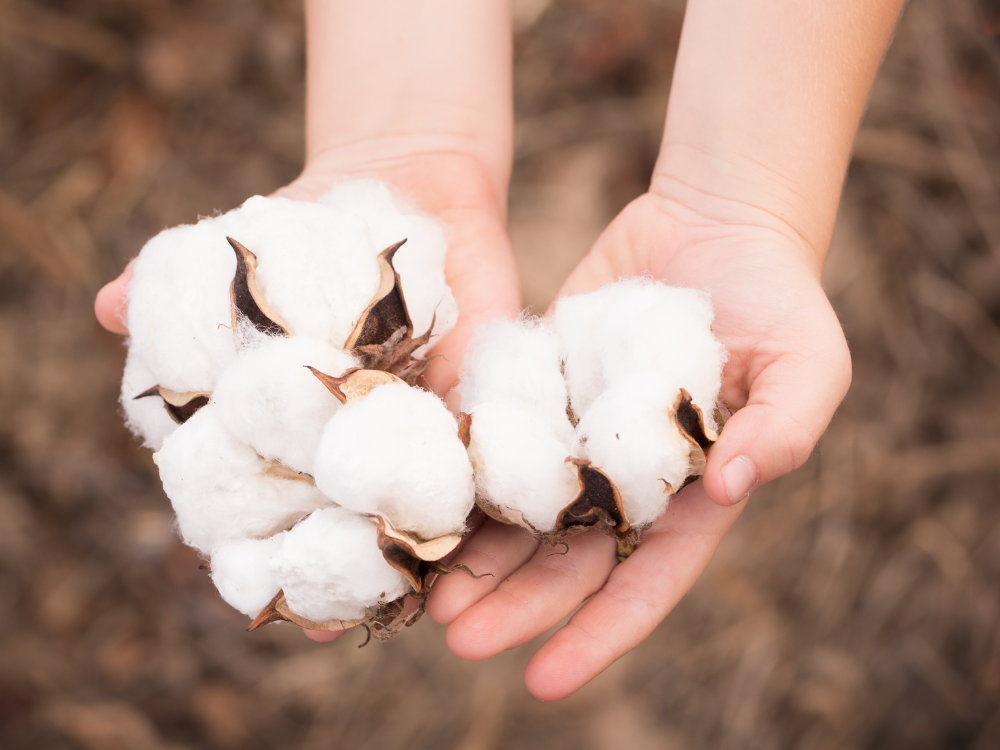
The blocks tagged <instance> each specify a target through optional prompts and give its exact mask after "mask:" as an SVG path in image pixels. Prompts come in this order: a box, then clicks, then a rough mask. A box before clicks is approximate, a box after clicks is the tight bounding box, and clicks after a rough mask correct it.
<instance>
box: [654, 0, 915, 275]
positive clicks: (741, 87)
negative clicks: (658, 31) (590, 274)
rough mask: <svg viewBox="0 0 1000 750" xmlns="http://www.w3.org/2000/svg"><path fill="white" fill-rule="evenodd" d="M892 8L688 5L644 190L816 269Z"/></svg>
mask: <svg viewBox="0 0 1000 750" xmlns="http://www.w3.org/2000/svg"><path fill="white" fill-rule="evenodd" d="M903 1H904V0H808V1H804V0H742V1H740V2H734V1H733V0H689V1H688V5H687V12H686V16H685V21H684V30H683V34H682V38H681V45H680V50H679V53H678V58H677V65H676V69H675V72H674V80H673V87H672V90H671V94H670V106H669V111H668V114H667V124H666V128H665V131H664V137H663V144H662V149H661V152H660V158H659V160H658V163H657V166H656V170H655V173H654V178H653V185H652V190H653V192H655V193H659V194H661V195H665V196H666V197H668V198H671V199H673V200H676V201H677V202H679V203H681V204H683V205H686V206H690V205H692V204H694V205H697V206H703V205H708V206H710V210H711V211H716V212H718V213H719V214H720V218H722V219H724V220H725V221H727V222H740V221H745V222H746V223H750V224H761V225H764V226H772V227H774V228H776V229H778V231H782V232H784V233H786V234H789V235H790V236H791V237H792V239H793V240H795V241H796V242H797V243H798V244H800V245H801V246H802V247H803V249H804V250H805V251H806V252H807V253H808V254H809V255H810V256H812V258H813V259H814V260H815V262H816V267H817V269H818V268H819V267H820V266H821V265H822V260H823V257H824V256H825V252H826V247H827V246H828V244H829V240H830V235H831V233H832V231H833V223H834V219H835V217H836V212H837V204H838V202H839V198H840V191H841V187H842V184H843V179H844V174H845V172H846V169H847V164H848V161H849V159H850V152H851V146H852V143H853V141H854V135H855V132H856V131H857V128H858V124H859V122H860V119H861V115H862V112H863V110H864V106H865V101H866V99H867V96H868V92H869V90H870V88H871V84H872V81H873V79H874V77H875V73H876V71H877V69H878V66H879V63H880V61H881V59H882V55H883V53H884V51H885V48H886V46H887V45H888V42H889V39H890V37H891V35H892V30H893V27H894V25H895V22H896V18H897V17H898V15H899V12H900V10H901V8H902V5H903Z"/></svg>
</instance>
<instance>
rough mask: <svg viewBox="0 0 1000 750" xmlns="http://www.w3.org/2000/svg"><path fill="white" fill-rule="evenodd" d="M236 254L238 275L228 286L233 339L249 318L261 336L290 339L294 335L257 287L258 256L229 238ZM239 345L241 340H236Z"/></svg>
mask: <svg viewBox="0 0 1000 750" xmlns="http://www.w3.org/2000/svg"><path fill="white" fill-rule="evenodd" d="M226 239H227V240H229V244H230V245H231V246H232V248H233V251H234V252H235V253H236V274H235V275H234V276H233V282H232V284H230V286H229V299H230V301H231V302H232V318H233V335H234V336H235V335H236V333H237V327H238V323H239V319H240V317H241V316H242V317H244V318H246V319H247V320H248V321H250V323H251V324H253V327H254V328H256V329H257V330H258V331H260V332H261V333H264V334H267V335H268V336H290V335H291V331H290V330H289V329H288V326H287V325H286V324H285V322H284V321H283V320H282V319H281V318H280V317H279V316H278V313H276V312H275V311H274V310H273V309H272V308H271V306H270V305H269V304H267V300H266V299H264V295H263V293H261V291H260V287H259V286H258V285H257V256H256V255H254V254H253V253H252V252H250V251H249V250H247V249H246V248H245V247H244V246H243V245H241V244H240V243H239V242H237V241H236V240H234V239H233V238H232V237H226ZM237 342H239V337H237Z"/></svg>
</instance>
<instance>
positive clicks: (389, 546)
mask: <svg viewBox="0 0 1000 750" xmlns="http://www.w3.org/2000/svg"><path fill="white" fill-rule="evenodd" d="M370 518H372V519H373V520H374V521H375V522H376V523H377V524H378V547H379V549H380V550H382V556H383V557H384V558H385V561H386V562H387V563H389V564H390V565H391V566H392V567H394V568H395V569H396V570H398V571H399V572H400V573H402V574H403V575H405V576H406V577H407V578H408V579H410V584H411V585H412V586H413V592H414V594H418V595H424V596H426V595H427V594H428V593H429V592H430V586H431V582H432V581H433V579H434V576H435V575H437V574H438V573H450V572H452V570H454V568H449V567H448V566H447V565H444V564H443V563H440V562H439V561H440V560H441V558H443V557H444V556H445V555H447V554H448V553H450V552H452V551H454V550H455V548H456V547H458V545H459V543H460V542H461V541H462V534H446V535H445V536H441V537H438V538H436V539H430V540H427V541H422V540H420V539H419V538H417V537H416V536H415V535H413V534H409V533H407V532H405V531H400V530H398V529H394V528H393V527H392V525H391V524H390V523H389V522H388V521H387V520H385V519H384V518H382V517H381V516H370ZM463 567H464V566H463ZM466 570H467V571H468V569H466ZM468 572H469V573H470V575H472V573H471V571H468ZM473 577H474V578H475V577H478V576H475V575H473Z"/></svg>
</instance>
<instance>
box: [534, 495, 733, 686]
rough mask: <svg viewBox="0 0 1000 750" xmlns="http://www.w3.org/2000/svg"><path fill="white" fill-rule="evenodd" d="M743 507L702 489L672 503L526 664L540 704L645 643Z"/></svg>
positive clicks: (695, 579) (685, 590) (690, 584)
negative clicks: (727, 504) (718, 500)
mask: <svg viewBox="0 0 1000 750" xmlns="http://www.w3.org/2000/svg"><path fill="white" fill-rule="evenodd" d="M743 507H745V506H743V505H740V506H737V507H735V508H734V507H725V508H723V507H719V506H718V505H716V504H715V503H713V502H712V501H711V500H709V499H708V497H706V495H705V493H704V492H703V491H702V488H701V483H700V482H698V483H695V484H693V485H691V486H690V487H689V488H688V489H686V490H684V492H682V493H681V494H680V495H678V496H677V497H676V498H674V499H673V500H672V501H671V503H670V506H669V507H668V509H667V512H666V514H665V515H663V516H662V517H661V518H660V519H658V520H657V521H656V522H654V524H653V526H652V528H651V529H650V531H649V532H648V535H647V536H646V538H645V539H644V540H643V542H642V544H640V545H639V547H638V548H637V549H636V551H635V552H633V553H632V555H631V556H630V557H629V558H628V559H627V560H625V562H623V563H621V564H620V565H618V566H617V567H615V568H614V570H613V571H612V572H611V574H610V576H609V577H608V580H607V582H606V583H605V584H604V586H603V588H601V590H600V591H598V592H597V593H596V594H594V596H593V597H592V598H591V599H590V601H588V602H587V603H586V604H584V606H583V607H582V608H581V609H580V611H579V612H577V613H576V614H575V615H573V617H572V619H570V621H569V622H568V623H567V624H566V625H565V626H564V627H563V628H561V629H560V630H558V631H557V632H556V633H555V634H554V635H553V636H552V637H551V638H549V640H548V641H547V642H546V643H545V644H544V645H543V646H542V647H541V648H540V649H539V650H538V652H537V653H536V654H535V655H534V657H532V659H531V661H530V662H529V663H528V667H527V669H526V670H525V673H524V680H525V684H526V685H527V687H528V690H530V691H531V693H532V694H533V695H534V696H535V697H537V698H540V699H541V700H545V701H550V700H560V699H562V698H565V697H566V696H568V695H570V694H571V693H573V692H574V691H576V690H577V689H579V688H580V687H582V686H583V685H585V684H586V683H587V682H589V681H590V680H592V679H594V677H596V676H597V675H599V674H600V673H601V672H603V671H604V670H605V669H607V668H608V666H610V665H611V664H612V663H613V662H614V661H615V660H617V659H618V658H620V657H621V656H623V655H624V654H626V653H628V652H629V651H630V650H631V649H633V648H635V647H636V646H637V645H639V644H640V643H641V642H642V641H643V640H645V639H646V638H647V637H648V636H649V634H650V633H652V632H653V630H654V629H655V628H656V626H657V625H659V624H660V622H661V621H662V620H663V618H664V617H666V616H667V614H668V613H669V612H670V610H672V609H673V608H674V606H675V605H676V604H677V602H678V601H679V600H680V599H681V597H682V596H684V594H686V593H687V592H688V590H689V589H690V588H691V587H692V586H693V585H694V583H695V581H697V580H698V577H699V576H700V575H701V574H702V572H703V571H704V570H705V567H706V566H707V565H708V562H709V560H710V559H711V558H712V555H713V553H714V552H715V550H716V548H717V547H718V546H719V543H720V542H721V541H722V537H723V536H724V535H725V533H726V531H728V530H729V527H730V526H732V524H733V522H734V521H735V520H736V518H737V517H738V516H739V514H740V512H741V510H742V508H743Z"/></svg>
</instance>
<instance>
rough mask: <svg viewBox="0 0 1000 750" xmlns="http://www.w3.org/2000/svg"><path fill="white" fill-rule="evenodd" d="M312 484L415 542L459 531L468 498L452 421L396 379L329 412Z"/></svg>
mask: <svg viewBox="0 0 1000 750" xmlns="http://www.w3.org/2000/svg"><path fill="white" fill-rule="evenodd" d="M316 485H317V486H318V487H319V488H320V490H322V491H323V493H324V494H325V495H326V496H327V497H329V498H330V499H331V500H333V501H334V502H335V503H337V504H338V505H342V506H344V507H345V508H350V509H351V510H353V511H356V512H358V513H371V514H379V515H383V516H385V517H386V518H387V519H388V520H389V523H390V524H392V525H393V526H394V527H395V528H397V529H401V530H404V531H408V532H411V533H413V534H416V535H417V536H419V537H422V538H423V539H433V538H436V537H439V536H443V535H445V534H451V533H455V532H459V531H461V530H462V529H463V528H464V527H465V518H466V516H467V515H468V514H469V511H470V510H472V505H473V501H474V498H475V492H474V488H473V483H472V466H471V465H470V464H469V458H468V455H467V454H466V451H465V447H464V446H463V445H462V443H461V441H460V440H459V439H458V427H457V424H456V422H455V418H454V417H453V416H452V415H451V413H450V412H449V411H448V409H447V408H446V407H445V405H444V403H443V402H442V401H441V400H440V399H439V398H438V397H437V396H435V395H434V394H432V393H428V392H427V391H422V390H420V389H418V388H410V387H409V386H407V385H404V384H403V383H389V384H387V385H381V386H378V387H377V388H375V390H373V391H372V392H371V393H370V394H368V395H367V396H366V397H365V398H363V399H361V400H360V401H354V402H349V403H347V404H346V405H344V406H343V407H342V408H341V409H339V410H338V411H337V413H336V414H334V415H333V418H332V419H331V420H330V422H329V423H328V424H327V426H326V429H325V430H324V432H323V437H322V439H321V440H320V444H319V450H318V451H317V454H316Z"/></svg>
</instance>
